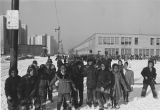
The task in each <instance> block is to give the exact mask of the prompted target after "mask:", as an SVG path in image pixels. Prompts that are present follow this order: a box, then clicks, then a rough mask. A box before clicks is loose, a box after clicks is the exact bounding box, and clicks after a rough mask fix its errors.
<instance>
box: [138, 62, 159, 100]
mask: <svg viewBox="0 0 160 110" xmlns="http://www.w3.org/2000/svg"><path fill="white" fill-rule="evenodd" d="M141 74H142V76H143V78H144V80H143V88H142V93H141V96H142V97H145V96H146V91H147V88H148V86H150V87H151V90H152V93H153V97H154V98H158V95H157V92H156V88H155V84H156V81H155V80H156V76H157V73H156V69H155V68H154V62H153V61H152V60H149V61H148V66H147V67H145V68H144V69H143V70H142V72H141Z"/></svg>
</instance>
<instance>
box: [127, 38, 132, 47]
mask: <svg viewBox="0 0 160 110" xmlns="http://www.w3.org/2000/svg"><path fill="white" fill-rule="evenodd" d="M131 42H132V38H131V37H129V41H128V44H129V45H131Z"/></svg>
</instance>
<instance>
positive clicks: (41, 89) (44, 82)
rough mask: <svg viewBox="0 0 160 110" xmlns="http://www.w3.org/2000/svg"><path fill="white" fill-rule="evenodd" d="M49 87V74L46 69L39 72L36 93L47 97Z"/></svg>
mask: <svg viewBox="0 0 160 110" xmlns="http://www.w3.org/2000/svg"><path fill="white" fill-rule="evenodd" d="M48 89H49V80H48V74H47V73H45V72H44V71H39V72H38V80H37V85H36V90H37V91H36V95H37V96H40V97H45V98H47V90H48Z"/></svg>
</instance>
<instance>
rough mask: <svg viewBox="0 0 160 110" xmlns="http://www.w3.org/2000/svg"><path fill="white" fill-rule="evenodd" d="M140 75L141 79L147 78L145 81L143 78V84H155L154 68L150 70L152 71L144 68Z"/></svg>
mask: <svg viewBox="0 0 160 110" xmlns="http://www.w3.org/2000/svg"><path fill="white" fill-rule="evenodd" d="M141 74H142V76H143V77H147V79H145V78H144V80H143V83H146V84H150V83H154V82H155V79H156V76H157V74H156V69H155V68H154V67H153V68H152V71H150V70H149V67H145V68H144V69H143V70H142V72H141Z"/></svg>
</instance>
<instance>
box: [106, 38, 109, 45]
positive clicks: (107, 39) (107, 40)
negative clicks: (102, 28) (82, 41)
mask: <svg viewBox="0 0 160 110" xmlns="http://www.w3.org/2000/svg"><path fill="white" fill-rule="evenodd" d="M106 42H107V45H110V37H106Z"/></svg>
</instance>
